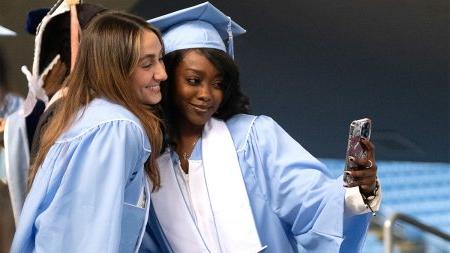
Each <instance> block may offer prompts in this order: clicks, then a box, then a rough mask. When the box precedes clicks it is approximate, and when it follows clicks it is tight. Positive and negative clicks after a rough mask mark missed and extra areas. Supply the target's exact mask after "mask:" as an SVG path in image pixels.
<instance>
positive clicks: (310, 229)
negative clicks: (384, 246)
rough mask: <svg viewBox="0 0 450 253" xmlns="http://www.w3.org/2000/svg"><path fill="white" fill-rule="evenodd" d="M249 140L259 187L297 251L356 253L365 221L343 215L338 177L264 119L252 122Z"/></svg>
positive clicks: (277, 127) (366, 220) (275, 125)
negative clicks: (254, 159) (344, 248)
mask: <svg viewBox="0 0 450 253" xmlns="http://www.w3.org/2000/svg"><path fill="white" fill-rule="evenodd" d="M249 141H250V143H249V145H250V146H252V148H251V150H252V151H250V152H252V153H253V155H254V156H255V157H256V159H257V160H258V161H257V166H255V167H256V168H255V174H256V178H257V180H258V184H259V185H260V187H261V189H262V191H263V192H264V195H265V197H266V199H267V201H268V203H269V205H270V207H271V209H272V211H273V212H275V214H276V215H277V216H278V217H279V219H281V220H282V221H283V223H284V224H285V225H286V226H287V229H288V230H289V233H292V235H293V237H294V238H295V244H296V246H297V248H298V250H299V251H306V252H318V253H319V252H338V251H339V249H340V248H341V246H342V247H347V246H346V245H348V246H349V247H350V248H352V250H351V252H358V250H357V249H358V248H360V247H361V245H362V242H363V240H364V237H365V236H364V235H365V232H366V230H367V227H368V216H367V215H361V216H350V215H349V214H348V213H346V211H345V198H344V197H345V189H344V187H343V184H342V177H340V178H338V179H334V178H331V177H330V175H329V173H328V172H327V169H326V167H325V165H323V164H322V163H321V162H319V161H318V160H317V159H316V158H314V157H313V156H312V155H311V154H310V153H309V152H308V151H306V150H305V149H304V148H303V147H302V146H301V145H300V144H299V143H298V142H296V141H295V140H294V139H293V138H292V137H290V136H289V135H288V134H287V133H286V132H285V131H284V130H283V129H282V128H281V127H280V126H279V125H278V124H277V123H276V122H275V121H274V120H272V119H271V118H269V117H266V116H259V117H258V118H257V119H256V120H255V123H254V126H253V130H252V131H251V132H250V136H249ZM355 217H356V219H355ZM355 247H356V248H355ZM340 252H349V251H344V250H342V249H341V251H340Z"/></svg>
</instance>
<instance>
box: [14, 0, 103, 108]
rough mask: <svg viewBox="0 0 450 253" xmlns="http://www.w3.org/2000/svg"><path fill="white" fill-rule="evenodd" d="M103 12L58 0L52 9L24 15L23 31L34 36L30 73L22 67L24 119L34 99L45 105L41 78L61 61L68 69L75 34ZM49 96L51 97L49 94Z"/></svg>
mask: <svg viewBox="0 0 450 253" xmlns="http://www.w3.org/2000/svg"><path fill="white" fill-rule="evenodd" d="M104 10H106V9H105V8H103V7H101V6H98V5H93V4H78V1H77V0H59V1H58V2H57V3H56V4H55V5H54V6H53V7H52V8H50V9H46V8H42V9H36V10H32V11H30V12H29V13H28V17H27V25H26V28H27V31H28V32H29V33H32V34H33V33H35V34H36V37H35V44H34V57H33V66H32V70H31V71H29V70H28V68H27V67H26V66H22V69H21V70H22V72H23V73H24V74H25V76H26V77H27V80H28V95H27V98H26V100H25V104H24V111H23V113H24V116H27V115H29V114H30V113H31V111H32V110H33V107H34V106H35V104H36V102H37V99H40V100H42V101H43V102H44V103H46V104H47V102H48V96H47V95H48V94H46V92H45V90H44V89H43V87H42V86H43V84H44V78H45V76H46V75H47V74H48V73H49V72H50V70H51V69H52V68H53V66H54V65H55V64H56V63H57V62H58V60H61V61H62V62H63V63H64V64H65V65H66V66H67V67H68V68H71V66H73V63H74V61H75V59H74V58H75V57H72V55H76V52H77V50H78V43H79V39H78V31H79V29H80V28H81V29H83V28H84V27H85V26H87V24H88V22H89V21H90V20H91V19H92V17H94V16H95V15H96V14H98V13H100V12H102V11H104ZM50 95H51V94H50Z"/></svg>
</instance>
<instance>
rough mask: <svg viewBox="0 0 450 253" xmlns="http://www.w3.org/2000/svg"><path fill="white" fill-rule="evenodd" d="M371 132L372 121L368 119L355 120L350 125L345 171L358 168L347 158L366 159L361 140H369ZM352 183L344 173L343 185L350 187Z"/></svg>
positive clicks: (350, 177)
mask: <svg viewBox="0 0 450 253" xmlns="http://www.w3.org/2000/svg"><path fill="white" fill-rule="evenodd" d="M371 132H372V121H371V120H370V119H369V118H364V119H359V120H355V121H353V122H352V123H351V124H350V129H349V134H348V144H347V154H346V159H345V161H346V163H345V170H352V169H354V168H357V167H358V166H357V165H356V164H355V163H353V162H352V161H350V159H349V157H350V156H351V157H354V158H355V159H361V158H366V157H367V152H366V150H365V149H364V148H363V146H362V144H361V138H366V139H368V140H369V139H370V134H371ZM353 182H354V180H353V178H352V176H349V175H347V173H344V183H345V185H350V184H352V183H353Z"/></svg>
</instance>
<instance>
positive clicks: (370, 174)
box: [345, 169, 377, 190]
mask: <svg viewBox="0 0 450 253" xmlns="http://www.w3.org/2000/svg"><path fill="white" fill-rule="evenodd" d="M345 173H347V174H348V175H349V176H351V178H352V181H351V183H349V184H348V185H346V186H347V187H355V186H361V187H362V188H363V189H364V190H366V189H367V190H368V189H372V187H373V185H374V184H375V182H376V180H377V175H376V171H375V170H373V169H372V170H359V171H358V170H354V171H346V172H345Z"/></svg>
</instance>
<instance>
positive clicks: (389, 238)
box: [383, 213, 450, 253]
mask: <svg viewBox="0 0 450 253" xmlns="http://www.w3.org/2000/svg"><path fill="white" fill-rule="evenodd" d="M397 220H401V221H403V222H405V223H408V224H410V225H412V226H415V227H417V228H419V229H420V230H422V231H425V232H428V233H430V234H433V235H435V236H437V237H440V238H442V239H444V240H447V241H450V235H449V234H447V233H444V232H442V231H441V230H439V229H437V228H434V227H431V226H429V225H426V224H423V223H421V222H419V221H418V220H416V219H414V218H412V217H410V216H408V215H405V214H401V213H394V214H392V215H391V216H390V217H389V218H388V219H387V220H386V221H385V222H384V224H383V238H384V253H392V252H393V250H394V229H393V227H394V226H393V225H394V223H395V222H396V221H397Z"/></svg>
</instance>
